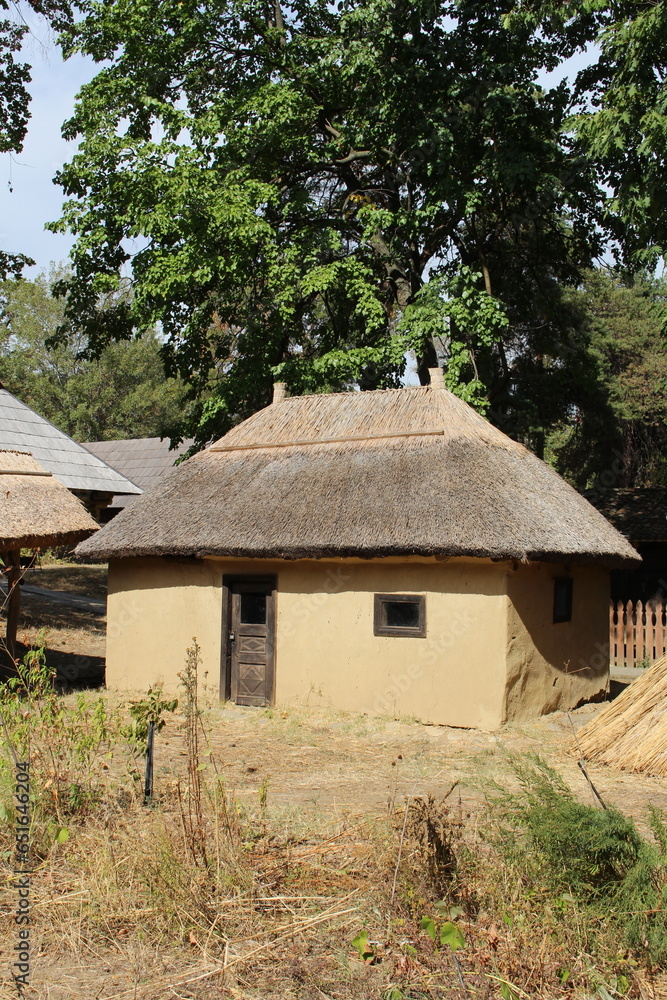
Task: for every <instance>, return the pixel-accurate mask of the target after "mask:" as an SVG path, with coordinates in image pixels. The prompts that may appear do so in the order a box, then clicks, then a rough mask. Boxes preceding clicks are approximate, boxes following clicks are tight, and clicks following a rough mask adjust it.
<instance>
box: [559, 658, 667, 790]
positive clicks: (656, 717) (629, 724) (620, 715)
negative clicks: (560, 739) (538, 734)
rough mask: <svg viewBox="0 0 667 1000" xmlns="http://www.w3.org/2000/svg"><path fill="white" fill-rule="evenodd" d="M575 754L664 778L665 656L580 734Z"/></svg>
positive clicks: (666, 737) (666, 744)
mask: <svg viewBox="0 0 667 1000" xmlns="http://www.w3.org/2000/svg"><path fill="white" fill-rule="evenodd" d="M577 752H578V753H581V754H582V755H583V756H584V757H585V758H586V759H587V760H590V761H596V762H598V763H602V764H608V765H609V766H610V767H613V768H616V769H617V770H619V771H633V772H635V773H638V774H650V775H654V776H655V777H659V778H664V777H665V776H667V656H663V657H662V659H660V660H657V661H656V662H655V663H654V664H653V666H652V667H649V668H648V669H647V670H646V671H645V672H644V673H643V674H642V676H641V677H638V678H637V679H636V680H634V681H633V682H632V683H631V684H629V685H628V687H626V688H625V690H624V691H623V692H622V693H621V694H620V695H619V696H618V698H615V699H614V701H612V702H611V704H609V705H608V706H607V707H606V708H604V709H603V710H602V711H601V712H600V713H599V714H598V715H596V716H595V718H594V719H592V720H591V721H590V722H589V723H588V724H587V725H585V726H584V727H583V729H581V730H580V731H579V733H578V736H577Z"/></svg>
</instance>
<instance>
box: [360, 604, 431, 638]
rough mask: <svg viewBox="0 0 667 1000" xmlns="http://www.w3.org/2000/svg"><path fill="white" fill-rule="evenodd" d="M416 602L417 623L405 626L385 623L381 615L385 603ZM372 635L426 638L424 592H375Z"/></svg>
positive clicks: (384, 618) (384, 617)
mask: <svg viewBox="0 0 667 1000" xmlns="http://www.w3.org/2000/svg"><path fill="white" fill-rule="evenodd" d="M398 603H405V604H416V605H417V606H418V608H419V625H418V626H417V627H416V628H406V627H401V626H396V625H386V624H384V622H385V621H386V616H384V615H383V610H384V605H385V604H398ZM373 635H381V636H401V637H404V638H411V639H425V638H426V594H375V596H374V598H373Z"/></svg>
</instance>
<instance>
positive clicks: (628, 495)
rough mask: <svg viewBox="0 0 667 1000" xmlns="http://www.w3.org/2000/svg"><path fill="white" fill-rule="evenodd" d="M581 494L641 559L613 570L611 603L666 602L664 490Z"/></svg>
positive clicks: (666, 509) (666, 498)
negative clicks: (633, 564) (638, 563)
mask: <svg viewBox="0 0 667 1000" xmlns="http://www.w3.org/2000/svg"><path fill="white" fill-rule="evenodd" d="M584 495H585V497H586V498H587V499H588V500H589V501H590V502H591V503H592V504H593V506H594V507H596V508H597V510H599V511H600V513H601V514H603V515H604V516H605V517H606V518H607V520H608V521H610V523H611V524H613V525H614V527H615V528H616V529H617V530H618V531H620V533H621V534H622V535H624V536H625V537H626V538H627V539H628V541H629V542H630V543H631V544H632V545H633V546H634V548H635V549H636V550H637V552H638V553H639V555H640V556H641V557H642V562H641V564H640V565H638V566H626V567H623V568H621V569H615V570H613V572H612V574H611V596H612V600H613V601H614V603H616V602H618V601H623V603H625V602H626V601H635V602H636V601H642V602H643V603H644V604H646V603H647V602H649V601H665V600H667V487H666V486H645V487H638V488H632V489H631V488H624V487H617V488H610V489H601V488H600V489H595V490H590V491H588V492H587V493H585V494H584Z"/></svg>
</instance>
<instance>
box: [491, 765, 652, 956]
mask: <svg viewBox="0 0 667 1000" xmlns="http://www.w3.org/2000/svg"><path fill="white" fill-rule="evenodd" d="M514 770H515V773H516V775H517V777H518V779H519V784H520V791H519V792H517V793H504V794H503V795H502V796H501V797H500V798H497V799H496V800H495V805H496V806H497V807H500V810H501V812H500V814H501V824H500V836H499V837H498V842H499V844H500V846H501V849H502V850H503V851H504V853H505V856H506V857H507V859H508V861H510V862H511V863H512V864H513V865H515V866H518V868H519V870H520V871H521V874H522V877H523V878H524V879H525V881H526V884H528V885H530V887H531V892H534V893H538V894H540V893H541V894H543V895H544V896H545V897H552V898H553V899H554V900H556V899H558V898H559V897H560V898H562V894H563V893H568V894H569V895H570V896H571V897H572V898H573V899H574V900H575V901H576V902H577V904H579V905H580V906H581V907H582V908H584V909H585V910H586V911H587V917H588V922H589V925H590V926H599V925H603V924H607V925H613V927H614V929H615V932H616V934H617V935H618V937H619V939H620V940H621V941H623V942H624V943H625V946H626V947H627V948H629V949H631V950H632V951H634V952H639V951H643V952H644V954H645V957H646V958H647V959H648V961H649V962H651V963H653V964H656V965H666V964H667V851H666V850H665V849H666V847H667V829H666V828H665V823H664V819H663V816H662V814H661V813H660V812H659V810H657V809H653V810H652V812H651V817H650V824H651V829H652V832H653V835H654V840H655V843H652V842H650V841H648V840H646V839H645V838H644V837H642V836H641V834H640V833H639V831H638V830H637V827H636V826H635V824H634V822H633V820H632V819H630V818H629V817H627V816H625V815H624V814H623V813H622V812H620V811H619V810H618V809H611V808H609V809H600V808H596V807H594V806H590V805H584V804H583V803H581V802H577V801H576V800H575V798H574V797H573V795H572V793H571V792H570V790H569V789H568V788H567V786H566V785H565V783H564V782H563V780H562V779H561V777H560V776H559V775H558V774H557V773H556V772H555V771H554V770H553V769H551V768H550V767H549V766H548V765H547V764H546V763H545V762H544V761H543V760H542V759H541V758H539V757H533V758H531V759H530V761H529V762H528V763H526V760H525V758H524V759H523V761H516V762H514Z"/></svg>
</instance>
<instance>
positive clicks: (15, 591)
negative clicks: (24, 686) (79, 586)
mask: <svg viewBox="0 0 667 1000" xmlns="http://www.w3.org/2000/svg"><path fill="white" fill-rule="evenodd" d="M98 528H99V525H98V524H97V523H96V522H95V521H94V520H93V518H92V517H91V515H90V514H89V513H88V511H87V510H86V509H85V507H84V506H83V504H82V503H81V501H80V500H78V499H77V498H76V497H74V496H72V494H71V493H70V492H69V491H68V490H67V489H66V488H65V487H64V486H63V485H62V483H60V482H59V481H58V480H57V479H56V478H55V476H53V475H52V474H51V473H50V472H48V471H47V470H46V469H44V468H43V466H41V465H40V464H39V462H36V461H35V459H34V458H33V456H32V455H31V454H29V453H28V452H20V451H2V450H0V552H1V553H4V561H5V566H6V572H7V579H8V596H7V602H8V604H7V609H8V610H7V647H8V649H9V651H10V653H11V654H12V655H13V650H14V645H15V641H16V626H17V623H18V614H19V600H20V590H19V586H18V584H19V577H20V571H21V570H20V553H21V549H38V548H47V547H49V546H52V545H71V544H74V543H75V542H78V541H81V539H82V538H87V537H88V536H89V535H91V534H92V533H93V532H94V531H97V530H98Z"/></svg>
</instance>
